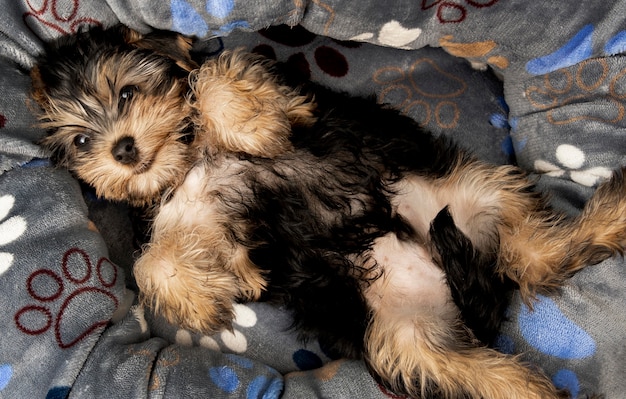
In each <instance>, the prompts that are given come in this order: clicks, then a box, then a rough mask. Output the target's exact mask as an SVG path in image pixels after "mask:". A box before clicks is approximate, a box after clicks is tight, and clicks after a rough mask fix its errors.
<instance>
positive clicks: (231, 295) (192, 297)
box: [134, 164, 266, 333]
mask: <svg viewBox="0 0 626 399" xmlns="http://www.w3.org/2000/svg"><path fill="white" fill-rule="evenodd" d="M222 172H223V171H222ZM218 174H219V172H218ZM218 180H219V179H218ZM224 184H227V183H224ZM219 187H220V186H219V183H216V182H215V181H214V179H211V176H210V174H209V173H207V169H206V168H205V165H202V164H201V165H198V166H196V167H195V168H194V169H192V171H191V172H190V173H189V174H188V176H187V178H186V179H185V181H184V183H183V185H182V186H180V187H179V188H178V189H177V190H176V191H175V193H174V194H173V196H172V198H171V199H169V201H168V202H167V203H165V204H164V205H163V206H161V208H160V209H159V213H158V214H157V216H156V217H155V220H154V223H153V227H152V229H153V231H152V239H151V242H150V244H148V245H147V246H146V248H145V250H144V253H143V255H142V256H141V257H140V258H139V259H138V260H137V262H136V263H135V266H134V274H135V279H136V281H137V286H138V287H139V290H140V293H141V295H142V298H143V300H144V301H146V302H147V304H148V305H151V306H153V307H154V308H155V310H156V311H157V312H159V313H160V314H162V315H163V316H164V317H165V318H166V319H167V320H168V321H170V322H173V323H178V324H180V325H181V326H182V327H185V328H189V329H192V330H195V331H202V332H204V333H209V332H217V331H219V330H220V329H222V328H224V327H226V328H229V327H230V323H231V320H232V316H233V313H232V312H233V304H234V303H235V300H237V299H243V300H255V299H258V298H259V297H260V296H261V292H262V291H263V290H264V289H265V285H266V282H265V279H264V277H263V275H262V273H261V271H260V270H259V269H258V268H257V267H256V266H255V265H254V264H253V263H252V262H251V261H250V259H249V257H248V250H247V248H245V247H244V246H242V245H241V244H239V243H238V241H237V236H238V235H241V234H245V229H246V228H245V226H243V225H241V224H239V223H237V218H236V217H237V215H232V214H229V213H228V210H227V209H225V208H224V207H223V206H222V205H223V203H222V202H221V201H220V198H219V197H218V196H212V195H210V194H208V191H209V190H212V189H216V190H217V189H219ZM222 191H226V190H222Z"/></svg>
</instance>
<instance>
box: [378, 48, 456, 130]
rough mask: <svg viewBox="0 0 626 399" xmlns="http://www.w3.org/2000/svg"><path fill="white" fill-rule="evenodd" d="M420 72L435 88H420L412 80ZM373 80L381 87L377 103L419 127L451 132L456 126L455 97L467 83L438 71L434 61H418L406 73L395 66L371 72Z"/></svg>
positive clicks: (443, 71)
mask: <svg viewBox="0 0 626 399" xmlns="http://www.w3.org/2000/svg"><path fill="white" fill-rule="evenodd" d="M422 73H425V74H427V75H429V76H433V79H431V80H430V82H429V83H430V84H437V85H438V86H433V87H424V86H422V85H421V80H420V79H416V78H414V76H422V75H421V74H422ZM373 80H374V82H376V83H377V84H379V85H381V86H383V89H382V91H380V93H379V94H378V100H379V102H381V103H385V104H391V105H393V106H395V107H396V108H398V109H400V110H401V111H402V112H403V113H405V114H407V115H408V116H411V117H412V118H414V119H415V120H417V121H418V122H419V123H420V124H421V125H422V126H427V125H434V126H436V127H438V128H440V129H452V128H454V127H456V126H457V125H458V122H459V118H460V116H461V111H460V109H459V107H458V105H457V103H456V102H455V98H456V97H459V96H461V95H462V94H463V93H464V92H465V91H466V90H467V83H465V81H464V80H462V79H461V78H459V77H457V76H454V75H452V74H450V73H449V72H446V71H445V70H443V69H442V68H440V67H439V66H438V65H437V62H436V61H435V60H433V59H430V58H421V59H418V60H416V61H415V62H414V63H413V64H412V65H411V66H410V68H409V69H408V71H406V72H405V71H404V70H403V69H401V68H399V67H395V66H389V67H384V68H381V69H379V70H378V71H376V72H375V73H374V76H373Z"/></svg>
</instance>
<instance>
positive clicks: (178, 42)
mask: <svg viewBox="0 0 626 399" xmlns="http://www.w3.org/2000/svg"><path fill="white" fill-rule="evenodd" d="M121 29H124V30H125V32H124V37H125V40H126V42H127V43H128V44H130V45H132V46H135V47H137V48H142V49H147V50H151V51H154V52H155V53H157V54H159V55H162V56H164V57H168V58H171V59H173V60H174V61H176V64H177V65H178V66H179V67H181V68H182V69H184V70H185V71H187V72H191V71H192V70H194V69H196V68H198V64H196V62H195V61H193V59H192V58H191V48H192V45H193V39H192V38H190V37H186V36H183V35H181V34H179V33H176V32H169V31H163V30H155V31H152V32H150V33H148V34H145V35H144V34H141V33H139V32H137V31H134V30H132V29H130V28H121Z"/></svg>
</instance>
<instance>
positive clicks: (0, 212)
mask: <svg viewBox="0 0 626 399" xmlns="http://www.w3.org/2000/svg"><path fill="white" fill-rule="evenodd" d="M14 204H15V197H13V196H12V195H3V196H1V197H0V245H6V244H8V243H10V242H13V241H15V240H17V239H18V238H19V237H20V236H21V235H22V234H24V232H25V231H26V220H24V218H23V217H21V216H12V217H10V218H8V219H7V216H8V215H9V212H10V211H11V209H12V208H13V205H14ZM5 219H6V220H5ZM12 264H13V254H11V253H9V252H0V275H2V274H4V272H6V271H7V270H8V269H9V268H10V267H11V265H12Z"/></svg>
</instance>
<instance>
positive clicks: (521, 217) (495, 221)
mask: <svg viewBox="0 0 626 399" xmlns="http://www.w3.org/2000/svg"><path fill="white" fill-rule="evenodd" d="M394 189H395V190H396V191H397V192H398V194H397V195H396V196H395V198H394V204H395V206H396V207H397V209H398V213H400V214H401V215H402V216H403V217H404V218H405V219H406V220H408V221H409V222H410V223H411V225H412V226H413V228H414V229H415V231H417V232H418V233H419V234H421V235H422V236H426V234H427V233H428V231H429V228H430V224H431V222H432V220H434V219H435V217H436V216H437V214H438V213H439V212H440V211H441V210H442V209H443V208H444V207H446V206H448V207H449V210H450V213H451V215H452V218H453V220H454V222H455V224H456V225H457V227H458V228H459V230H461V232H463V234H464V235H465V236H466V237H468V238H469V239H470V241H471V243H472V245H473V246H474V247H475V248H476V249H477V250H478V251H480V252H482V253H496V252H497V253H498V262H497V265H496V267H495V274H496V275H500V276H502V277H504V276H506V277H507V278H509V279H511V280H512V281H514V282H515V283H516V284H517V285H518V286H519V287H520V292H521V294H522V297H523V298H524V300H525V301H526V302H527V303H528V302H530V300H531V299H532V298H533V297H534V296H535V295H536V294H537V293H542V292H543V293H547V292H550V291H552V290H554V289H555V288H556V287H558V286H560V285H562V284H563V282H564V281H565V280H566V279H567V278H569V277H571V276H572V275H573V274H574V273H576V272H577V271H579V270H580V269H582V268H584V267H585V266H587V265H591V264H596V263H598V262H600V261H602V260H604V259H607V258H609V257H610V256H614V255H616V254H621V253H623V251H624V248H625V247H626V173H625V169H622V170H620V171H617V172H615V174H614V175H613V177H612V178H611V179H609V180H608V181H606V182H604V183H603V184H601V185H600V187H598V189H597V190H596V193H595V194H594V195H593V197H592V198H591V199H590V200H589V202H588V203H587V205H586V206H585V208H584V209H583V211H582V212H581V214H580V215H579V216H578V217H576V218H573V219H568V218H565V217H564V216H562V215H560V214H558V213H557V212H555V211H554V210H552V209H550V208H549V207H548V206H547V205H546V203H545V200H544V199H543V198H542V197H541V196H540V195H539V194H537V193H536V192H535V191H534V185H533V183H532V181H531V180H530V179H528V178H527V177H526V176H525V174H524V173H522V172H521V171H520V170H519V169H517V168H514V167H511V166H499V167H493V166H491V165H487V164H484V163H482V162H478V161H475V160H469V161H466V160H462V158H459V160H458V161H457V162H456V163H454V164H453V165H452V166H451V167H450V171H449V173H447V174H446V176H444V177H442V178H438V179H428V178H426V177H422V176H416V175H414V176H409V177H408V178H406V179H404V180H403V181H401V182H400V183H397V184H396V186H395V187H394Z"/></svg>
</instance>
